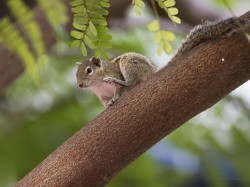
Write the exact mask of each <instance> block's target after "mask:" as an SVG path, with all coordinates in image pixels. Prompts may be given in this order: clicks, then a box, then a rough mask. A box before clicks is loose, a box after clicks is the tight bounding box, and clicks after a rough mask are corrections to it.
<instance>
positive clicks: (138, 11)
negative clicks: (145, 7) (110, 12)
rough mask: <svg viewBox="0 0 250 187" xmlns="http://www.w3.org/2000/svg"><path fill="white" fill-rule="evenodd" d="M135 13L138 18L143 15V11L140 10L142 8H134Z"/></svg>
mask: <svg viewBox="0 0 250 187" xmlns="http://www.w3.org/2000/svg"><path fill="white" fill-rule="evenodd" d="M134 11H135V13H136V15H137V16H140V15H141V10H140V8H139V7H138V6H136V5H135V6H134Z"/></svg>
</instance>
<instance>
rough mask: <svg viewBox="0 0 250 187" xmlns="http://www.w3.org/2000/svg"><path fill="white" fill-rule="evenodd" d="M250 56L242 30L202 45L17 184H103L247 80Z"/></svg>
mask: <svg viewBox="0 0 250 187" xmlns="http://www.w3.org/2000/svg"><path fill="white" fill-rule="evenodd" d="M247 31H248V32H250V26H249V27H248V28H247ZM249 54H250V44H249V41H248V40H247V39H246V37H245V36H244V35H243V34H242V33H240V32H237V33H234V34H233V35H231V36H229V37H222V38H217V39H213V40H208V41H206V42H203V43H201V44H200V45H198V46H197V47H195V48H194V49H192V50H191V51H189V52H188V53H186V54H184V55H182V56H179V57H178V58H176V59H175V62H172V63H171V65H169V66H167V67H165V68H163V69H162V70H161V71H159V72H158V73H157V74H156V75H155V76H154V77H153V78H152V79H150V80H148V81H147V82H143V83H141V84H140V85H138V86H137V87H135V88H134V89H133V90H131V91H130V92H128V93H126V94H124V95H123V96H122V97H121V98H120V99H119V100H118V101H117V102H116V103H115V104H114V105H113V106H112V107H110V108H108V109H107V110H105V111H104V112H103V113H101V114H100V115H99V116H98V117H97V118H95V119H94V120H93V121H92V122H91V123H89V124H88V125H87V126H85V127H83V128H82V129H81V130H79V131H78V132H77V133H76V134H75V135H74V136H72V137H71V138H70V139H68V140H67V141H66V142H65V143H64V144H63V145H62V146H60V147H59V148H58V149H57V150H56V151H54V152H53V153H52V154H51V155H49V156H48V157H47V158H46V159H45V160H44V161H43V162H42V163H41V164H39V165H38V166H37V167H36V168H35V169H34V170H33V171H31V172H30V173H29V174H28V175H26V176H25V177H24V178H23V179H22V180H21V181H20V182H18V183H17V185H16V186H22V187H24V186H88V187H92V186H103V185H105V184H106V183H108V182H109V181H110V180H111V179H112V177H114V176H115V175H116V174H117V173H118V172H119V171H120V170H121V169H122V168H124V167H126V166H127V165H128V164H129V163H131V162H132V161H133V160H135V159H136V158H137V157H139V156H140V155H141V154H142V153H144V152H145V151H146V150H147V149H149V148H150V147H151V146H152V145H154V144H155V143H156V142H158V141H159V140H161V139H162V138H163V137H165V136H166V135H168V134H169V133H171V132H172V131H174V130H175V129H176V128H178V127H179V126H180V125H181V124H183V123H184V122H186V121H187V120H189V119H191V118H192V117H194V116H195V115H196V114H198V113H200V112H202V111H204V110H206V109H208V108H209V107H211V106H212V105H214V104H215V103H216V102H218V101H219V100H220V99H222V98H223V97H224V96H225V95H227V94H228V93H230V92H231V91H232V90H234V89H235V88H237V87H238V86H240V85H241V84H243V83H244V82H246V81H247V80H249V79H250V55H249Z"/></svg>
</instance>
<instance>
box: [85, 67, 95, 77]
mask: <svg viewBox="0 0 250 187" xmlns="http://www.w3.org/2000/svg"><path fill="white" fill-rule="evenodd" d="M86 72H87V74H88V75H89V74H91V73H92V72H93V69H92V68H90V67H88V68H87V69H86Z"/></svg>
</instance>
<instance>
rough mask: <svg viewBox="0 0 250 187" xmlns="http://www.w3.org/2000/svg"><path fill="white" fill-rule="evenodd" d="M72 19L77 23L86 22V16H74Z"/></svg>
mask: <svg viewBox="0 0 250 187" xmlns="http://www.w3.org/2000/svg"><path fill="white" fill-rule="evenodd" d="M73 21H74V22H77V23H79V24H87V23H88V18H86V17H82V16H74V18H73Z"/></svg>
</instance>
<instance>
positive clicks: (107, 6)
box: [100, 1, 110, 8]
mask: <svg viewBox="0 0 250 187" xmlns="http://www.w3.org/2000/svg"><path fill="white" fill-rule="evenodd" d="M100 4H101V6H102V7H105V8H109V7H110V4H109V3H107V2H104V1H100Z"/></svg>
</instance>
